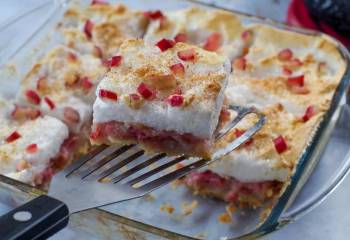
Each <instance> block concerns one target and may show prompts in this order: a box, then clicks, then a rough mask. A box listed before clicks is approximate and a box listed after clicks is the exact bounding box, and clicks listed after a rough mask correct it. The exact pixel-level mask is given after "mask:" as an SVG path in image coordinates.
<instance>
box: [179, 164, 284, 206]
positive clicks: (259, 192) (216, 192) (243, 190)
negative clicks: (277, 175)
mask: <svg viewBox="0 0 350 240" xmlns="http://www.w3.org/2000/svg"><path fill="white" fill-rule="evenodd" d="M184 182H185V184H186V185H187V186H188V187H189V188H191V189H192V190H194V191H195V192H196V193H198V194H201V195H207V196H211V197H215V198H218V199H222V200H224V201H226V202H229V203H233V204H236V205H237V204H239V205H244V206H250V207H257V206H260V205H261V204H262V203H263V202H265V201H268V200H271V199H272V198H273V197H274V196H276V195H277V194H278V193H279V192H280V190H281V187H282V184H283V183H281V182H278V181H261V182H241V181H239V180H238V179H235V178H232V177H228V176H222V175H219V174H216V173H214V172H212V171H210V170H205V171H203V172H194V173H191V174H190V175H188V176H186V177H185V180H184Z"/></svg>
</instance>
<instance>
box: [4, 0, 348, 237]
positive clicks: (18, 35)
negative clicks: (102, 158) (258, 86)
mask: <svg viewBox="0 0 350 240" xmlns="http://www.w3.org/2000/svg"><path fill="white" fill-rule="evenodd" d="M68 2H69V1H63V0H61V1H46V2H44V3H43V4H42V5H40V6H38V7H36V8H35V9H33V10H31V11H28V12H26V13H24V14H22V15H21V17H18V18H15V19H12V20H11V21H10V22H8V23H7V24H3V25H2V26H1V29H0V67H1V68H0V84H1V85H0V92H1V93H3V94H4V95H5V97H9V98H10V97H12V96H13V95H14V93H15V91H16V89H17V88H18V84H19V79H21V76H23V75H24V74H25V73H26V72H27V71H28V70H29V69H30V67H31V66H32V64H33V62H34V61H35V60H36V59H38V57H40V56H41V55H42V54H43V53H45V52H46V51H47V50H48V49H50V47H52V46H53V45H54V44H55V43H56V42H57V40H58V39H57V37H56V35H55V32H54V31H53V30H54V26H55V25H56V24H57V23H58V21H59V20H60V19H61V17H62V14H63V13H64V11H65V9H66V8H67V4H68ZM81 2H82V3H83V4H84V3H85V4H87V3H89V2H90V1H89V0H87V1H81ZM110 2H113V1H110ZM117 2H123V3H125V4H126V5H128V6H130V7H132V8H137V9H161V10H174V9H180V8H184V7H189V6H194V5H199V6H202V7H209V8H215V7H213V6H208V5H203V4H201V3H197V2H193V1H185V0H183V1H172V0H163V1H162V2H161V4H160V3H159V1H156V0H145V1H127V0H125V1H117ZM234 13H235V14H237V15H238V16H240V18H241V19H242V21H243V23H245V24H248V23H262V24H267V25H270V26H273V27H277V28H281V29H286V30H289V31H295V32H299V33H303V34H308V35H320V34H322V33H318V32H314V31H309V30H304V29H297V28H293V27H289V26H286V25H284V24H281V23H277V22H274V21H271V20H268V19H264V18H260V17H255V16H250V15H247V14H242V13H237V12H234ZM38 16H40V18H38ZM19 30H20V31H19ZM334 41H335V40H334ZM337 45H338V49H339V51H340V52H341V53H342V56H343V58H344V60H345V61H346V63H347V70H346V73H345V74H344V76H343V78H342V80H341V82H340V84H339V86H338V88H337V90H336V93H335V95H334V97H333V100H332V104H331V107H330V109H329V111H328V112H327V114H326V115H325V117H324V119H323V121H322V122H321V124H320V126H319V128H318V129H317V132H316V134H315V136H314V138H313V140H312V141H311V142H310V143H309V145H308V146H307V147H306V148H305V151H304V153H303V154H302V156H301V157H300V160H299V163H298V166H297V169H296V172H295V174H294V176H293V178H292V181H291V184H290V185H289V187H288V188H287V189H286V191H285V192H284V194H283V195H282V196H281V198H280V199H279V200H278V202H277V203H275V205H274V207H273V209H272V211H271V213H270V214H269V215H268V216H267V217H266V218H265V219H264V220H263V222H261V219H260V215H261V213H262V211H263V209H256V210H249V211H245V212H241V213H238V214H237V216H235V218H234V222H233V223H232V224H221V223H219V222H218V221H217V216H218V215H219V214H220V213H223V212H225V209H224V206H225V205H224V204H223V203H222V202H220V201H216V200H212V199H203V198H200V197H195V196H192V195H191V194H190V193H188V192H187V191H186V190H185V189H183V188H182V187H178V188H177V189H176V190H174V189H173V188H172V187H171V186H167V187H163V188H161V189H159V190H157V191H155V192H154V193H152V196H151V197H150V196H148V197H147V198H143V199H136V200H132V201H130V202H125V203H121V204H114V205H110V206H107V207H103V208H99V209H93V210H90V211H86V212H81V213H77V214H74V215H73V216H72V217H71V221H70V227H71V228H73V229H80V230H83V231H86V232H88V233H90V234H92V235H95V236H97V237H98V238H103V239H105V238H110V239H162V238H163V237H166V238H171V239H201V238H205V239H219V238H221V237H222V238H224V237H227V239H251V238H255V237H259V236H262V235H265V234H267V233H269V232H272V231H275V230H277V229H278V228H280V227H281V226H283V225H285V224H287V223H290V222H292V221H295V220H296V219H297V218H298V217H300V216H302V215H303V214H305V213H306V212H308V211H310V210H311V209H313V208H314V207H315V206H317V205H318V204H319V203H320V202H321V201H322V200H324V199H325V197H326V196H327V195H328V194H329V193H330V192H331V191H333V190H334V189H335V187H336V186H337V185H338V184H339V183H340V182H341V180H342V179H343V178H344V176H345V175H346V173H347V172H348V170H349V168H350V158H349V156H348V146H349V143H350V137H349V136H348V135H349V134H347V133H348V132H349V133H350V131H349V130H350V126H348V125H349V124H348V123H347V121H346V120H347V119H349V116H350V115H349V112H350V111H349V109H350V108H348V107H347V104H346V103H347V101H346V96H347V95H346V94H347V91H348V86H349V81H350V70H349V60H348V59H349V54H348V52H347V50H346V48H345V47H344V46H343V45H341V44H340V43H338V42H337ZM334 149H336V151H334ZM334 159H336V161H335V160H334ZM311 173H312V174H311ZM0 186H1V188H0V192H1V194H0V200H1V202H3V203H5V204H7V205H8V206H9V208H11V207H14V206H16V205H17V204H21V203H23V202H24V201H27V200H28V199H30V198H32V197H34V196H36V195H38V194H43V193H44V192H43V191H42V190H39V189H36V188H33V187H30V186H28V185H26V184H23V183H20V182H17V181H15V180H12V179H9V178H7V177H4V176H0ZM169 192H170V193H171V194H169ZM193 200H197V201H198V202H199V207H197V208H196V209H194V211H193V213H192V214H191V215H189V216H185V217H181V216H182V215H181V214H179V213H178V212H177V211H180V209H181V207H179V206H180V205H181V203H182V202H186V203H191V202H192V201H193ZM165 203H168V204H169V203H170V204H171V205H173V206H175V214H174V215H171V216H169V215H167V214H166V213H164V212H161V211H160V209H159V208H160V207H161V206H162V205H163V204H165ZM208 209H211V211H210V212H208V211H206V210H208ZM213 209H215V210H213Z"/></svg>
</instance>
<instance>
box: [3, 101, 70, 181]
mask: <svg viewBox="0 0 350 240" xmlns="http://www.w3.org/2000/svg"><path fill="white" fill-rule="evenodd" d="M0 105H1V106H0V130H1V131H0V138H1V144H0V159H1V160H0V162H1V164H0V173H1V174H3V175H6V176H8V177H11V178H14V179H16V180H19V181H22V182H25V183H28V184H31V185H35V186H45V185H46V184H47V183H48V182H49V180H50V179H51V177H52V175H53V174H54V173H55V172H56V171H57V170H59V169H62V168H63V167H64V166H65V165H66V164H68V163H69V162H70V161H71V160H72V158H73V156H74V151H75V148H76V138H75V137H74V136H72V135H69V131H68V128H67V127H66V125H65V124H64V123H63V122H61V121H60V120H58V119H56V118H53V117H49V116H45V117H40V116H38V117H36V118H35V119H34V117H33V116H34V115H35V112H36V110H34V109H31V108H25V109H22V110H23V111H22V115H23V116H24V115H27V116H32V119H30V118H27V119H26V120H24V119H21V120H20V121H17V120H15V119H13V116H12V112H13V111H14V110H15V108H16V107H15V106H14V105H11V104H6V103H5V102H4V101H1V102H0ZM17 111H18V110H17ZM17 117H18V116H17Z"/></svg>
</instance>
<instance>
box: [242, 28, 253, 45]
mask: <svg viewBox="0 0 350 240" xmlns="http://www.w3.org/2000/svg"><path fill="white" fill-rule="evenodd" d="M241 38H242V40H243V41H244V42H245V43H247V44H250V43H251V42H252V41H253V33H252V31H251V30H245V31H244V32H242V34H241Z"/></svg>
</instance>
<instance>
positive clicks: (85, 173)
mask: <svg viewBox="0 0 350 240" xmlns="http://www.w3.org/2000/svg"><path fill="white" fill-rule="evenodd" d="M134 146H136V145H134V144H133V145H124V146H122V147H119V148H118V149H116V150H115V151H113V152H112V153H111V154H108V155H107V156H105V157H104V158H102V159H101V160H99V161H98V162H96V163H95V164H94V165H93V166H90V167H89V168H88V169H86V170H85V171H82V173H81V176H82V179H84V178H86V177H87V176H89V175H90V174H92V173H93V172H95V171H96V170H98V169H100V168H101V167H103V166H104V165H106V164H107V163H109V162H110V161H112V160H114V159H115V158H117V157H118V156H120V155H121V154H123V153H125V152H126V151H128V150H129V149H131V148H132V147H134Z"/></svg>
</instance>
